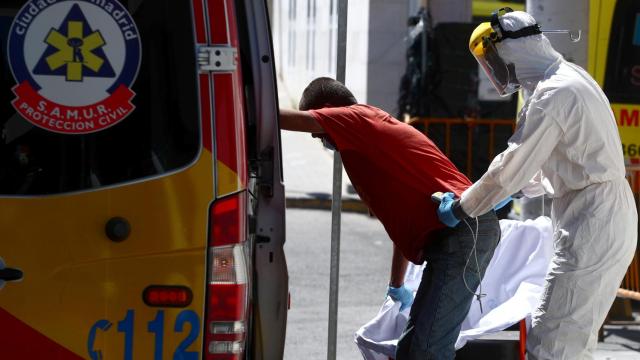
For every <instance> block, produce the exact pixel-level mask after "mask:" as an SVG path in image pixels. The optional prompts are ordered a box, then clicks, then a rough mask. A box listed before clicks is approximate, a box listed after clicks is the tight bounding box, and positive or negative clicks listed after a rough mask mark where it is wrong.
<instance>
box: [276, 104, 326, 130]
mask: <svg viewBox="0 0 640 360" xmlns="http://www.w3.org/2000/svg"><path fill="white" fill-rule="evenodd" d="M280 128H281V129H282V130H290V131H302V132H308V133H313V134H322V133H324V130H323V129H322V127H321V126H320V124H318V122H317V121H316V119H315V118H314V117H313V116H312V115H311V114H310V113H309V112H308V111H298V110H288V109H280Z"/></svg>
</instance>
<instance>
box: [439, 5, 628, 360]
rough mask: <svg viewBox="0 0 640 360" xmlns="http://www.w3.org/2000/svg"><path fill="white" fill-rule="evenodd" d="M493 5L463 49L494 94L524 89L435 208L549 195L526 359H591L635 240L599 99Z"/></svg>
mask: <svg viewBox="0 0 640 360" xmlns="http://www.w3.org/2000/svg"><path fill="white" fill-rule="evenodd" d="M501 10H506V11H505V12H498V13H496V14H494V17H493V19H492V21H491V23H484V24H481V25H480V26H478V28H477V29H476V30H475V31H474V33H473V35H472V36H471V39H470V49H471V52H472V53H473V55H474V56H475V57H476V59H477V60H478V62H479V63H480V65H481V66H482V67H483V69H484V70H485V72H486V73H487V75H489V78H490V79H491V81H492V82H493V84H494V86H495V87H496V89H497V90H498V92H500V93H501V94H502V95H508V94H512V93H513V92H515V91H517V90H518V89H520V88H521V87H522V88H524V89H525V90H526V91H527V92H528V93H529V94H530V96H529V98H528V100H527V101H526V103H525V104H524V107H523V109H522V111H521V112H520V113H519V115H518V118H519V119H518V124H517V128H516V131H515V133H514V134H513V136H512V137H511V139H509V145H508V148H507V149H506V150H505V151H504V152H502V153H501V154H499V155H498V156H496V157H495V159H493V161H492V162H491V165H490V166H489V169H488V170H487V172H486V174H484V175H483V176H482V178H481V179H480V180H478V181H477V182H476V183H475V184H473V186H471V187H470V188H469V189H467V190H466V191H465V192H464V193H463V194H462V195H461V198H460V199H453V196H452V195H451V194H448V195H446V196H445V197H444V198H443V201H442V203H441V205H440V207H439V209H438V215H439V217H440V219H441V221H442V222H444V223H446V224H447V225H449V226H451V225H452V224H453V225H455V223H456V222H457V221H459V220H461V219H462V218H464V217H467V216H468V217H471V218H473V217H476V216H478V215H479V214H484V213H486V212H487V211H489V210H490V209H492V208H493V207H494V206H495V205H496V204H497V203H499V202H500V201H502V200H504V199H505V198H508V197H509V196H510V195H512V194H515V193H517V192H519V191H522V192H523V193H524V194H525V195H526V196H529V197H531V196H539V195H542V194H543V193H544V191H542V189H545V190H547V192H550V193H551V194H550V195H551V196H552V197H553V205H552V212H551V217H552V220H553V223H554V257H553V259H552V263H551V266H550V269H549V273H548V275H547V277H546V285H545V292H544V294H543V298H542V301H541V304H540V306H539V308H538V310H537V311H536V312H534V314H533V322H532V329H531V331H530V333H529V336H528V341H527V351H528V358H529V359H530V360H531V359H536V360H537V359H549V360H561V359H591V358H592V352H593V350H594V348H595V346H596V344H597V339H598V330H599V329H600V327H601V326H602V323H603V322H604V319H605V317H606V315H607V312H608V311H609V308H610V307H611V305H612V303H613V301H614V299H615V297H616V292H617V289H618V287H619V286H620V283H621V281H622V279H623V277H624V274H625V272H626V270H627V268H628V266H629V264H630V262H631V260H632V258H633V255H634V251H635V248H636V238H637V229H638V226H637V224H638V218H637V212H636V207H635V202H634V198H633V195H632V193H631V189H630V188H629V184H628V183H627V181H626V179H625V167H624V159H623V155H622V146H621V143H620V137H619V135H618V129H617V126H616V122H615V119H614V116H613V113H612V111H611V108H610V105H609V101H608V100H607V98H606V96H605V95H604V93H603V92H602V90H601V89H600V87H599V86H598V84H597V83H596V82H595V81H594V80H593V79H592V78H591V76H589V74H588V73H587V72H585V71H584V70H583V69H582V68H580V67H579V66H576V65H574V64H572V63H570V62H567V61H565V60H564V59H563V58H562V56H561V55H560V54H559V53H558V52H556V51H555V50H554V49H553V48H552V46H551V44H550V43H549V41H548V39H547V38H546V37H545V35H544V34H542V32H541V30H540V27H539V26H538V25H537V24H536V22H535V20H534V19H533V17H531V15H529V14H527V13H525V12H520V11H513V12H512V11H511V9H501Z"/></svg>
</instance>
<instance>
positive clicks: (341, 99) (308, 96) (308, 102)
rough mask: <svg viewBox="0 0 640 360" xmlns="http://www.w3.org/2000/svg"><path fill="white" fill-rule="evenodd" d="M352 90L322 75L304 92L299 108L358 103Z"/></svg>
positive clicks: (319, 107)
mask: <svg viewBox="0 0 640 360" xmlns="http://www.w3.org/2000/svg"><path fill="white" fill-rule="evenodd" d="M357 103H358V101H357V100H356V98H355V97H354V96H353V94H352V93H351V91H349V89H347V87H346V86H344V85H343V84H342V83H340V82H339V81H336V80H334V79H332V78H328V77H321V78H317V79H315V80H313V81H312V82H311V83H309V85H307V88H306V89H304V92H303V93H302V98H300V104H298V109H300V110H304V111H306V110H316V109H322V108H326V107H341V106H350V105H355V104H357Z"/></svg>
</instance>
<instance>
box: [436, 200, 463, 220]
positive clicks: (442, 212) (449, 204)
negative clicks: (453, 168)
mask: <svg viewBox="0 0 640 360" xmlns="http://www.w3.org/2000/svg"><path fill="white" fill-rule="evenodd" d="M454 196H455V195H454V194H453V193H452V192H448V193H444V195H443V196H442V202H440V206H439V207H438V210H437V213H438V219H440V221H441V222H442V223H443V224H445V225H447V226H448V227H455V226H456V225H458V223H459V222H460V220H458V218H457V217H456V216H455V215H454V214H453V200H454Z"/></svg>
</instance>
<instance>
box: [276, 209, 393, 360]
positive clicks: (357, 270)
mask: <svg viewBox="0 0 640 360" xmlns="http://www.w3.org/2000/svg"><path fill="white" fill-rule="evenodd" d="M330 234H331V212H330V211H325V210H305V209H289V210H288V211H287V243H286V245H285V253H286V256H287V265H288V268H289V288H290V291H291V310H289V316H288V326H287V339H286V343H285V353H284V358H285V359H289V360H299V359H309V360H312V359H326V357H327V355H326V354H327V328H328V316H329V262H330V258H329V257H330V247H331V235H330ZM391 249H392V246H391V241H390V240H389V238H388V237H387V235H386V233H385V231H384V228H383V227H382V225H381V224H380V222H378V221H377V220H375V219H373V218H370V217H369V216H368V215H364V214H354V213H345V214H343V216H342V237H341V248H340V250H341V251H340V288H339V291H338V292H339V302H338V303H339V304H338V308H339V310H338V342H337V355H338V356H337V358H338V359H345V360H346V359H349V360H353V359H359V358H361V355H360V352H359V351H358V348H357V347H356V344H355V343H354V342H353V335H354V333H355V331H356V330H358V328H360V326H362V325H364V324H365V323H366V322H368V321H369V320H371V318H372V317H373V316H375V314H377V313H378V310H379V308H380V305H382V302H383V300H384V297H385V293H386V291H387V284H388V282H389V267H390V264H391Z"/></svg>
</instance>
